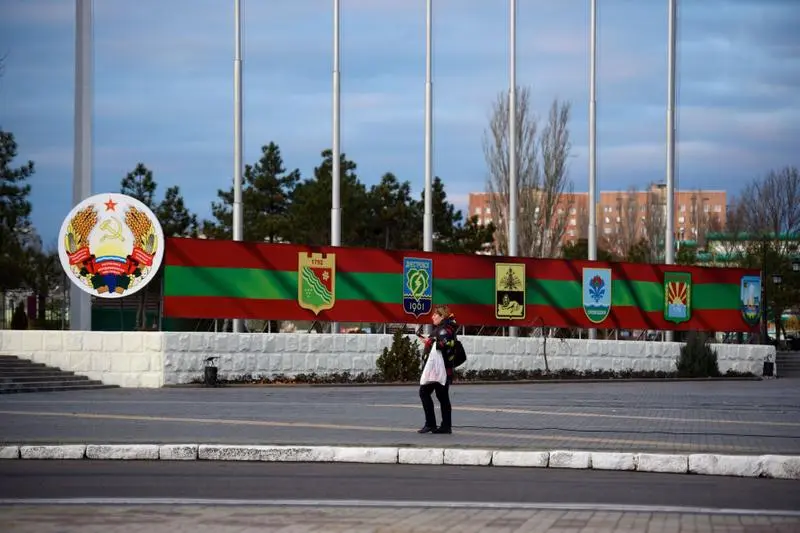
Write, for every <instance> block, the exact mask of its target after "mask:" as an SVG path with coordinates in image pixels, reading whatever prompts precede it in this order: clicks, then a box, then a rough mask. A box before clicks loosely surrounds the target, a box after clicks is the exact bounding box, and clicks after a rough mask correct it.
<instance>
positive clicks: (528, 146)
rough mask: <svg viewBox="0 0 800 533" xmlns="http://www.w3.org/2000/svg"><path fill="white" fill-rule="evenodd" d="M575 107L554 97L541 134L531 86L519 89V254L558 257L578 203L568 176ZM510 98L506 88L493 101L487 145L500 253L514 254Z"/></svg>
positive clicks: (486, 152) (484, 147)
mask: <svg viewBox="0 0 800 533" xmlns="http://www.w3.org/2000/svg"><path fill="white" fill-rule="evenodd" d="M570 110H571V106H570V104H569V103H561V102H559V101H558V100H554V101H553V103H552V105H551V107H550V112H549V115H548V120H547V123H546V124H545V126H544V128H543V129H542V131H541V134H539V121H538V118H537V117H536V115H535V113H534V111H533V109H532V106H531V96H530V89H529V88H528V87H520V88H518V89H517V109H516V117H515V120H516V130H517V143H516V144H517V146H516V153H515V158H516V167H517V199H518V202H517V214H516V219H517V243H518V247H517V254H518V255H520V256H526V257H555V256H556V254H557V253H558V250H559V248H560V246H561V239H562V238H563V236H564V232H565V230H566V226H567V220H568V217H569V214H568V213H569V209H570V208H571V207H572V202H571V197H570V196H569V195H568V193H571V192H572V183H571V182H570V181H569V180H568V177H567V160H568V158H569V153H570V150H571V143H570V139H569V118H570ZM508 115H509V114H508V98H507V95H506V94H505V93H500V94H499V95H498V97H497V99H496V100H495V102H494V104H493V105H492V111H491V115H490V121H489V127H488V129H487V130H486V131H485V132H484V139H483V149H484V158H485V160H486V166H487V167H488V170H489V175H488V179H487V190H488V192H489V197H490V200H489V206H490V208H491V210H492V218H493V220H494V222H495V225H496V228H497V229H496V233H495V237H496V246H497V251H498V253H500V254H502V255H506V254H507V253H508V221H509V193H510V189H509V185H510V184H509V162H510V159H509V150H508V146H509V134H508V125H509V122H508V120H509V116H508Z"/></svg>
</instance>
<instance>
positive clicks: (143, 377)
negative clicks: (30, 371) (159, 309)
mask: <svg viewBox="0 0 800 533" xmlns="http://www.w3.org/2000/svg"><path fill="white" fill-rule="evenodd" d="M163 346H164V334H163V333H157V332H155V333H133V332H101V331H93V332H83V331H13V330H2V331H0V353H2V354H6V355H16V356H18V357H23V358H25V359H30V360H32V361H33V362H35V363H44V364H46V365H48V366H54V367H58V368H60V369H61V370H67V371H72V372H75V373H76V374H79V375H83V376H88V377H89V378H90V379H97V380H100V381H102V382H103V383H105V384H107V385H119V386H120V387H161V386H163V385H164V349H163Z"/></svg>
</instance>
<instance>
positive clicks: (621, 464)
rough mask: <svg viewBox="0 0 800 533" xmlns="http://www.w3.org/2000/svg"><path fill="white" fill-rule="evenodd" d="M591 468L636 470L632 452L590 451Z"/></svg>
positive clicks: (634, 457)
mask: <svg viewBox="0 0 800 533" xmlns="http://www.w3.org/2000/svg"><path fill="white" fill-rule="evenodd" d="M592 468H593V469H595V470H636V455H635V454H633V453H615V452H592Z"/></svg>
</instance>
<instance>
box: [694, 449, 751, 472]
mask: <svg viewBox="0 0 800 533" xmlns="http://www.w3.org/2000/svg"><path fill="white" fill-rule="evenodd" d="M689 472H690V473H692V474H705V475H709V476H740V477H759V476H760V475H761V458H760V457H758V456H749V455H717V454H704V453H703V454H692V455H690V456H689Z"/></svg>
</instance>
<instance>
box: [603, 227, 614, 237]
mask: <svg viewBox="0 0 800 533" xmlns="http://www.w3.org/2000/svg"><path fill="white" fill-rule="evenodd" d="M612 231H613V229H611V228H603V233H605V234H606V235H610V234H611V232H612Z"/></svg>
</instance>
